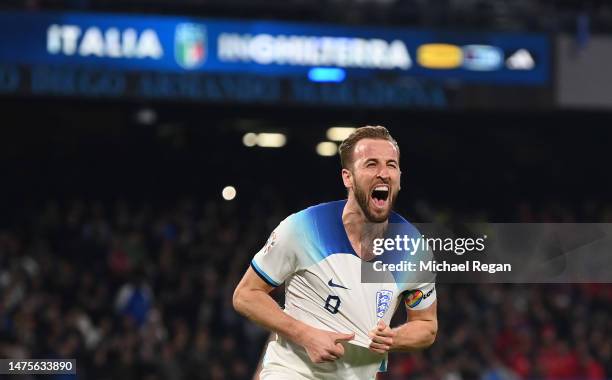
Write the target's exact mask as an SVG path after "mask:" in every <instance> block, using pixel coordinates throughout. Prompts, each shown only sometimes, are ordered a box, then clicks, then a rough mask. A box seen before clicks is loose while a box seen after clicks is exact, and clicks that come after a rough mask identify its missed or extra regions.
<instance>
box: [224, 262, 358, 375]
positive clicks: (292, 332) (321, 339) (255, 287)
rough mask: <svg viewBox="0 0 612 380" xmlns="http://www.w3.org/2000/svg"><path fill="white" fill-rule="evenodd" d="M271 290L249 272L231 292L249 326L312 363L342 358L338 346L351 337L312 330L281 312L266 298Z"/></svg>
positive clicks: (352, 334)
mask: <svg viewBox="0 0 612 380" xmlns="http://www.w3.org/2000/svg"><path fill="white" fill-rule="evenodd" d="M273 289H274V288H273V287H272V286H270V285H268V284H267V283H266V282H265V281H263V280H262V279H261V278H260V277H259V276H258V275H257V273H255V271H253V269H252V268H249V269H248V270H247V271H246V273H245V274H244V276H243V277H242V280H240V283H238V286H237V287H236V290H235V291H234V297H233V304H234V309H236V311H237V312H239V313H240V314H242V315H244V316H245V317H247V318H249V319H250V320H252V321H253V322H255V323H257V324H259V325H261V326H263V327H265V328H267V329H268V330H271V331H273V332H276V333H278V334H280V335H281V336H283V337H285V338H287V339H289V340H290V341H292V342H294V343H296V344H299V345H300V346H302V347H304V348H305V349H306V351H307V352H308V356H309V357H310V359H311V360H312V361H313V362H314V363H321V362H325V361H333V360H336V359H338V358H339V357H341V356H342V355H344V347H343V346H342V344H340V342H343V341H349V340H352V339H353V338H354V337H355V334H354V333H351V334H342V333H336V332H331V331H324V330H319V329H316V328H314V327H312V326H309V325H307V324H305V323H304V322H301V321H298V320H297V319H295V318H293V317H291V316H290V315H288V314H286V313H285V312H283V311H282V309H281V308H280V307H279V306H278V304H277V303H276V302H275V301H274V299H272V297H271V296H270V294H269V293H270V292H271V291H272V290H273Z"/></svg>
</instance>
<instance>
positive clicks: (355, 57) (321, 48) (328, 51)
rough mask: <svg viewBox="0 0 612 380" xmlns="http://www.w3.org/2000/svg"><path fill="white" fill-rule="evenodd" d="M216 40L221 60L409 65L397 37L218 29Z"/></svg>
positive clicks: (367, 66)
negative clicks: (223, 31)
mask: <svg viewBox="0 0 612 380" xmlns="http://www.w3.org/2000/svg"><path fill="white" fill-rule="evenodd" d="M217 42H218V43H217V46H218V47H217V49H218V50H217V55H218V57H219V60H220V61H222V62H255V63H258V64H260V65H270V64H276V65H294V66H338V67H356V68H364V69H403V70H407V69H409V68H410V67H411V66H412V60H411V59H410V54H409V53H408V49H407V48H406V44H404V42H403V41H401V40H393V41H391V42H388V41H385V40H382V39H377V38H371V39H365V38H346V37H309V36H285V35H277V36H273V35H270V34H256V35H251V34H236V33H221V34H220V35H219V38H218V41H217Z"/></svg>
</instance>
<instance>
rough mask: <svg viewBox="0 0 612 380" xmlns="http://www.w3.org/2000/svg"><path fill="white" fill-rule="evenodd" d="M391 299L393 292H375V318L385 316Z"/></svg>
mask: <svg viewBox="0 0 612 380" xmlns="http://www.w3.org/2000/svg"><path fill="white" fill-rule="evenodd" d="M391 297H393V291H391V290H379V291H377V292H376V317H377V318H382V317H384V316H385V313H386V312H387V310H389V307H390V306H391Z"/></svg>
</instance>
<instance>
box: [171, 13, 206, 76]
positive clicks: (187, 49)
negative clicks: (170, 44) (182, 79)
mask: <svg viewBox="0 0 612 380" xmlns="http://www.w3.org/2000/svg"><path fill="white" fill-rule="evenodd" d="M174 58H175V59H176V63H178V64H179V65H180V66H181V67H182V68H185V69H195V68H197V67H199V66H201V65H202V63H204V61H205V59H206V28H205V27H204V26H203V25H200V24H192V23H182V24H178V25H177V26H176V30H175V32H174Z"/></svg>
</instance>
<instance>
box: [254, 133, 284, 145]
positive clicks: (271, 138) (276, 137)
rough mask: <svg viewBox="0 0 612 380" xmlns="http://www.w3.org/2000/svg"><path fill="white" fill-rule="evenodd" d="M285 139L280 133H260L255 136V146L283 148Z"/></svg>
mask: <svg viewBox="0 0 612 380" xmlns="http://www.w3.org/2000/svg"><path fill="white" fill-rule="evenodd" d="M286 142H287V138H286V137H285V135H284V134H282V133H260V134H258V135H257V145H258V146H260V147H262V148H280V147H282V146H285V143H286Z"/></svg>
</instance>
